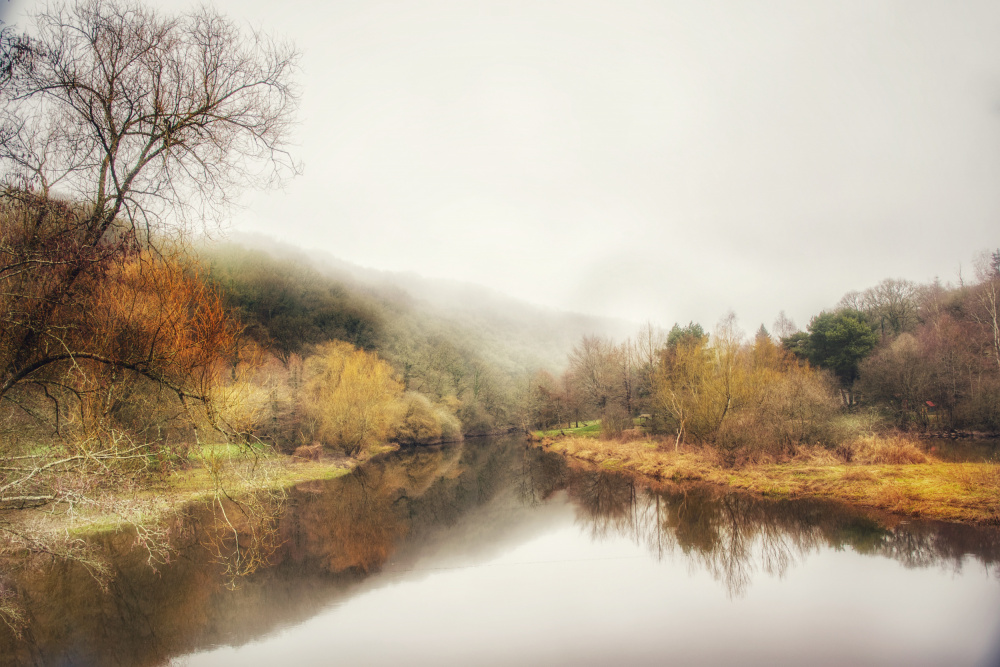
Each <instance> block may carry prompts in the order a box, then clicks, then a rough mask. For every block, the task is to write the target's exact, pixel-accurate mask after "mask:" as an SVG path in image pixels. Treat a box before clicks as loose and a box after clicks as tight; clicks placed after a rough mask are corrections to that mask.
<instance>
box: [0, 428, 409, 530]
mask: <svg viewBox="0 0 1000 667" xmlns="http://www.w3.org/2000/svg"><path fill="white" fill-rule="evenodd" d="M397 449H399V446H398V445H396V444H393V443H387V444H383V445H380V446H377V447H373V448H370V449H369V450H368V451H366V452H365V454H364V455H363V456H362V457H359V458H351V457H346V456H339V457H325V458H322V459H319V460H306V459H301V458H297V457H293V456H288V455H284V454H276V453H273V452H268V453H261V454H260V455H259V456H258V457H257V458H256V459H255V458H253V457H252V456H247V455H246V454H245V453H241V452H239V451H238V449H237V448H236V447H234V446H229V445H217V446H206V447H204V448H203V449H202V450H201V451H200V452H198V453H196V454H192V455H191V456H190V457H189V464H188V465H187V466H186V467H183V468H178V469H175V470H172V471H171V472H169V473H168V474H165V475H163V476H162V477H159V478H154V479H152V480H146V481H145V483H143V484H142V485H141V486H137V487H136V488H132V489H128V488H122V489H118V490H117V491H115V492H114V493H113V494H111V495H109V496H108V497H105V498H103V499H102V500H103V502H97V503H95V504H92V505H77V506H73V507H72V508H71V511H57V512H50V511H43V512H31V513H30V514H24V513H17V514H10V516H9V517H8V518H9V519H14V520H15V522H16V524H17V525H19V526H21V527H22V528H30V531H31V532H32V533H34V534H36V535H38V534H44V533H47V532H52V531H55V532H59V533H62V532H65V533H66V534H68V535H72V536H73V537H86V536H88V535H95V534H98V533H102V532H105V531H115V530H119V529H121V528H123V527H126V526H128V525H139V524H142V525H147V526H149V525H156V524H159V523H162V522H163V521H164V520H165V519H167V518H169V517H170V516H171V515H172V514H174V513H176V512H178V511H180V510H182V509H183V508H184V507H186V506H187V505H189V504H190V503H199V502H206V501H210V500H212V499H214V498H216V497H219V498H225V499H235V500H240V499H241V498H246V497H248V496H250V495H252V494H261V493H267V494H270V495H272V496H275V497H280V496H282V495H283V494H284V493H285V491H286V490H288V489H290V488H292V487H294V486H296V485H298V484H303V483H306V482H315V481H323V480H330V479H335V478H337V477H341V476H343V475H346V474H347V473H349V472H350V471H352V470H353V469H354V468H356V467H357V466H358V465H359V464H361V463H362V462H363V461H366V460H368V459H370V458H372V457H373V456H377V455H380V454H384V453H387V452H391V451H395V450H397ZM25 522H27V523H25ZM11 525H14V524H13V523H12V524H11Z"/></svg>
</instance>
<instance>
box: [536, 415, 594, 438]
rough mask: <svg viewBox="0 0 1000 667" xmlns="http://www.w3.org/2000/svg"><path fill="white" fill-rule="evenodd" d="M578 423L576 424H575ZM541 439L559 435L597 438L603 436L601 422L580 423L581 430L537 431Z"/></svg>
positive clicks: (555, 429)
mask: <svg viewBox="0 0 1000 667" xmlns="http://www.w3.org/2000/svg"><path fill="white" fill-rule="evenodd" d="M575 423H576V422H574V424H575ZM535 435H537V436H538V437H540V438H554V437H556V436H559V435H572V436H576V437H578V438H579V437H582V438H596V437H599V436H600V435H601V420H600V419H595V420H593V421H584V422H580V426H579V428H577V427H574V428H554V429H551V430H549V431H535Z"/></svg>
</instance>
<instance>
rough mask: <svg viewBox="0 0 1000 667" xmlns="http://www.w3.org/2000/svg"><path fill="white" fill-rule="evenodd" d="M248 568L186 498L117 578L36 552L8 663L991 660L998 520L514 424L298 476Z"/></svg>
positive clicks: (117, 549)
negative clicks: (186, 508)
mask: <svg viewBox="0 0 1000 667" xmlns="http://www.w3.org/2000/svg"><path fill="white" fill-rule="evenodd" d="M278 532H279V534H280V546H279V547H278V548H277V549H276V551H274V553H272V554H271V555H270V558H269V562H270V565H269V566H268V567H265V568H262V569H260V570H258V571H257V572H255V573H254V574H252V575H250V576H248V577H244V578H241V579H237V580H236V581H235V583H236V587H235V588H234V589H233V588H231V586H230V584H232V583H233V579H232V578H231V577H229V576H227V574H226V572H225V571H224V568H223V567H222V566H221V565H220V564H219V563H218V562H217V561H216V560H215V559H213V551H212V550H211V548H207V547H212V546H213V545H217V542H213V540H211V539H207V538H206V536H211V535H212V534H213V533H212V529H211V526H210V517H208V516H206V515H205V514H204V513H202V514H199V513H198V512H197V511H196V510H193V511H192V515H191V517H189V519H188V520H186V522H183V525H179V526H178V527H177V530H176V534H177V548H178V549H179V551H178V554H177V556H176V557H175V558H174V559H173V560H172V561H171V562H170V563H169V564H167V565H165V566H161V567H160V568H159V571H158V572H155V573H154V572H152V571H151V570H150V569H149V568H148V566H146V565H145V562H144V560H143V557H142V554H138V553H136V552H135V550H132V549H130V548H129V543H130V541H131V538H130V537H128V536H124V535H122V536H115V537H111V538H108V541H107V543H106V544H105V545H104V546H105V548H106V549H108V550H109V552H110V553H112V554H115V556H114V560H115V564H116V573H115V577H114V579H113V580H112V582H111V584H110V586H109V587H108V589H107V590H106V591H102V590H101V589H100V587H98V586H96V585H95V583H94V581H93V579H92V578H91V577H89V576H87V575H86V573H84V572H80V571H79V569H78V568H75V567H72V566H67V565H48V566H45V567H34V568H30V569H29V568H25V569H23V571H21V572H20V573H19V574H18V576H17V577H14V578H13V579H12V581H13V582H15V584H14V585H15V587H16V588H17V590H18V592H19V594H20V595H22V596H23V598H24V599H25V600H27V601H28V602H27V608H28V609H29V611H30V616H31V621H32V622H31V625H30V626H29V629H28V632H27V633H26V634H25V635H24V637H23V638H21V639H17V638H15V637H13V636H12V635H11V634H10V633H7V634H2V632H3V631H0V651H2V654H3V655H4V656H5V662H4V664H58V665H72V664H84V665H90V664H93V665H106V664H107V665H133V664H135V665H159V664H171V665H191V666H195V665H199V666H200V665H239V666H241V667H247V666H250V665H276V664H287V665H329V664H343V665H388V664H415V665H471V664H476V665H481V664H485V665H510V664H517V665H607V664H621V665H646V664H648V665H661V664H677V665H691V664H694V665H698V664H708V665H716V664H717V665H729V664H739V665H802V664H812V665H817V664H818V665H984V666H985V665H1000V576H998V574H997V572H998V571H997V566H998V562H1000V531H998V530H997V529H983V528H973V527H967V526H956V525H950V524H932V523H919V522H901V521H900V520H899V519H893V518H891V517H886V516H883V515H878V514H872V513H867V512H860V511H857V510H851V509H849V508H845V507H843V506H839V505H833V504H827V503H817V502H789V501H784V502H769V501H764V500H759V499H754V498H752V497H749V496H746V495H742V494H734V493H727V492H724V491H722V490H720V489H715V488H707V487H692V486H687V487H683V486H674V485H662V486H654V487H649V486H645V485H643V484H642V483H640V482H637V481H636V480H634V479H633V478H631V477H629V476H627V475H623V474H620V473H616V472H613V471H598V470H594V469H592V468H586V467H582V466H576V465H573V464H568V463H567V462H566V461H565V460H564V459H562V458H561V457H558V456H555V455H551V454H545V453H542V452H539V451H537V450H533V449H530V448H528V447H526V446H525V445H524V444H522V443H521V442H520V441H519V440H518V439H516V438H512V439H494V440H483V441H470V442H468V443H466V444H464V445H457V446H449V447H436V448H429V449H421V450H415V451H410V452H403V453H399V454H395V455H392V456H390V457H387V458H385V459H382V460H379V461H375V462H372V463H370V464H367V465H365V466H364V467H362V468H360V469H359V470H358V471H356V472H355V473H353V474H352V475H350V476H348V477H345V478H341V479H338V480H333V481H331V482H325V483H311V484H307V485H303V486H302V487H300V488H298V489H296V490H295V491H293V493H292V494H291V496H290V498H289V500H288V503H287V505H286V506H285V509H284V511H283V515H282V517H281V520H280V523H279V525H278Z"/></svg>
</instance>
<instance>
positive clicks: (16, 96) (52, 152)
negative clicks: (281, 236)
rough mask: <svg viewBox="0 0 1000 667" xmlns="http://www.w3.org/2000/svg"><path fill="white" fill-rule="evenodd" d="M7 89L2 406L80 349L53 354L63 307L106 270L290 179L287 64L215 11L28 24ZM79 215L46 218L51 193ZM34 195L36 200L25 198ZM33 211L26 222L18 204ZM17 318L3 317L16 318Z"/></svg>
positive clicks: (78, 12)
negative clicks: (233, 200)
mask: <svg viewBox="0 0 1000 667" xmlns="http://www.w3.org/2000/svg"><path fill="white" fill-rule="evenodd" d="M34 22H35V24H36V34H35V36H33V37H31V38H30V39H29V38H26V37H25V38H22V39H21V40H19V41H18V44H20V45H21V46H22V47H23V46H24V44H27V45H28V46H27V49H28V50H27V55H24V53H25V52H24V50H23V48H22V49H21V50H19V51H18V55H17V57H11V58H5V59H4V62H5V63H7V62H9V63H10V66H9V67H10V70H11V74H10V76H9V85H7V86H5V87H4V89H3V91H4V92H3V94H4V96H5V98H6V99H5V100H4V102H5V104H4V110H3V112H2V113H3V117H2V128H3V133H2V134H0V136H2V138H3V141H2V142H0V164H2V165H3V167H4V171H3V172H2V179H3V184H4V186H5V187H4V191H3V193H2V197H3V198H4V199H7V200H17V204H16V205H15V204H12V206H13V207H14V208H15V209H17V210H19V213H20V215H21V216H22V217H24V218H25V220H22V221H21V222H22V224H19V225H18V227H19V228H18V229H16V230H14V229H12V227H13V224H11V221H10V220H5V227H7V229H5V230H4V231H5V232H8V233H5V235H4V237H5V238H4V241H5V243H4V247H3V248H2V249H0V250H2V257H0V281H3V282H4V283H5V286H9V285H10V284H11V282H12V281H15V280H16V281H19V283H24V282H27V283H30V285H31V290H25V289H19V290H13V289H7V290H5V292H6V295H7V296H21V297H24V296H28V297H29V298H27V299H24V298H22V299H21V303H20V306H19V308H17V309H16V317H14V318H8V322H7V323H6V324H7V326H6V327H5V328H4V331H3V334H4V336H3V337H4V338H5V340H0V345H2V346H3V347H4V348H5V349H6V350H7V351H12V352H13V353H12V354H9V355H4V360H3V365H2V368H0V397H2V396H3V395H4V394H5V393H6V392H7V391H9V390H10V389H11V388H12V387H13V386H15V385H16V384H18V383H19V382H22V381H25V380H29V379H30V378H31V376H32V375H33V374H34V373H36V372H38V371H39V370H41V369H43V368H45V367H46V366H47V365H49V364H51V363H56V362H61V361H65V360H66V359H67V357H69V358H70V360H72V358H74V357H76V356H78V355H79V353H81V352H86V350H82V349H79V350H78V349H72V348H69V349H67V348H66V346H65V345H62V346H59V345H49V343H51V342H53V341H52V340H51V339H52V335H51V334H52V332H53V331H54V330H56V329H58V328H59V326H60V325H59V323H57V322H54V321H53V316H54V314H56V313H58V312H60V308H59V306H61V305H64V304H66V303H69V302H72V301H73V300H74V299H75V296H76V293H77V292H78V291H79V290H80V289H81V282H82V278H81V277H82V276H84V275H86V274H88V272H89V273H95V272H98V273H99V272H100V271H102V270H103V265H105V264H107V261H108V260H109V258H113V257H120V256H122V255H124V254H127V253H128V252H130V251H132V252H134V251H135V250H137V249H139V248H141V247H142V246H144V245H147V244H149V243H151V242H153V241H154V240H155V239H156V238H157V237H159V238H161V239H162V238H163V235H164V234H165V233H166V231H167V230H168V229H169V228H171V227H173V226H175V225H177V224H181V223H183V221H184V220H189V219H191V217H192V216H191V214H192V213H197V214H199V215H201V214H205V213H208V212H212V211H214V212H216V213H219V212H221V211H222V210H224V209H225V207H226V204H227V203H228V202H229V201H230V197H231V196H232V193H233V192H235V191H236V190H237V189H238V188H239V187H240V186H244V185H249V184H262V183H270V182H273V181H274V180H275V179H278V178H280V177H282V176H283V175H287V174H292V173H294V172H295V165H294V164H293V162H292V161H291V159H290V158H289V155H288V153H287V150H286V145H287V140H288V130H289V123H290V121H291V113H292V111H293V110H294V107H295V102H296V96H295V91H294V89H293V86H292V82H291V78H292V75H293V73H294V71H295V67H296V60H297V54H296V52H295V51H294V49H293V48H291V47H290V46H287V45H282V44H277V43H275V42H273V41H272V40H270V39H269V38H267V37H266V36H263V35H261V34H258V33H251V34H250V35H249V36H247V35H243V34H241V32H240V31H239V30H238V29H237V28H236V26H234V25H233V24H232V23H231V22H230V21H228V20H226V19H224V18H222V17H221V16H219V15H218V14H216V13H214V12H213V11H211V10H209V9H204V8H203V9H201V10H199V11H197V12H194V13H191V14H187V15H183V16H180V17H162V16H160V15H158V14H157V13H155V12H153V11H151V10H148V9H145V8H143V7H142V6H141V5H138V4H136V3H134V2H130V1H129V0H79V1H78V2H76V3H74V4H71V5H65V4H57V5H55V6H53V7H49V8H45V9H42V10H40V11H39V12H38V13H36V14H35V15H34ZM57 192H58V193H61V194H63V195H67V196H69V197H71V199H72V202H73V205H71V206H70V205H66V206H61V207H53V204H52V196H53V195H54V194H56V193H57ZM30 193H38V194H30ZM25 207H27V209H28V211H27V213H25V211H24V208H25ZM12 320H13V321H12Z"/></svg>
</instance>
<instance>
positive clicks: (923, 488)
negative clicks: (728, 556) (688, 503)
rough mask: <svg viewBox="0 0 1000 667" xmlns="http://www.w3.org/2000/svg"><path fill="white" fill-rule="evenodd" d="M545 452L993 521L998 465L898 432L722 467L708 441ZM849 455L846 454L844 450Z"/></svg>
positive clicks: (550, 443)
mask: <svg viewBox="0 0 1000 667" xmlns="http://www.w3.org/2000/svg"><path fill="white" fill-rule="evenodd" d="M532 444H533V445H534V446H536V447H540V448H542V449H545V450H547V451H550V452H555V453H558V454H562V455H564V456H569V457H572V458H575V459H579V460H582V461H587V462H590V463H593V464H595V465H599V466H601V467H603V468H609V469H621V470H626V471H629V472H633V473H638V474H640V475H645V476H648V477H652V478H654V479H658V480H671V481H678V482H680V481H702V482H709V483H713V484H719V485H723V486H728V487H732V488H735V489H740V490H744V491H749V492H751V493H756V494H760V495H763V496H769V497H786V498H809V497H811V498H827V499H834V500H840V501H845V502H849V503H852V504H854V505H858V506H861V507H870V508H875V509H880V510H886V511H889V512H893V513H896V514H901V515H905V516H910V517H919V518H925V519H938V520H942V521H953V522H960V523H970V524H987V525H1000V465H998V464H997V463H995V462H994V463H987V462H980V463H955V462H946V461H941V460H938V459H937V458H935V457H934V456H933V455H930V454H925V453H924V452H922V450H920V449H919V448H918V447H917V445H916V444H915V443H914V441H910V440H908V439H906V438H904V437H901V436H870V437H868V438H862V439H859V440H858V441H857V442H854V443H851V445H852V446H851V447H849V448H848V450H849V451H854V452H856V453H857V455H856V456H855V457H854V458H853V459H852V460H851V461H850V462H847V461H845V460H844V457H843V455H835V454H834V453H833V452H831V451H830V450H827V449H823V448H821V447H814V448H801V449H800V450H799V451H798V452H797V453H796V455H795V456H791V457H788V458H787V459H786V460H781V461H769V462H764V463H752V464H745V465H742V466H738V467H726V466H725V465H724V464H723V463H722V462H721V457H720V456H719V455H718V453H717V452H716V451H715V450H714V449H712V448H711V447H708V446H697V447H696V446H691V445H685V446H682V447H681V448H680V450H679V451H674V450H673V443H667V442H666V441H658V440H656V439H652V438H642V439H636V440H631V441H614V440H603V439H600V438H590V437H573V436H566V437H558V438H544V439H542V440H541V441H540V442H533V443H532ZM848 457H850V455H848Z"/></svg>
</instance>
